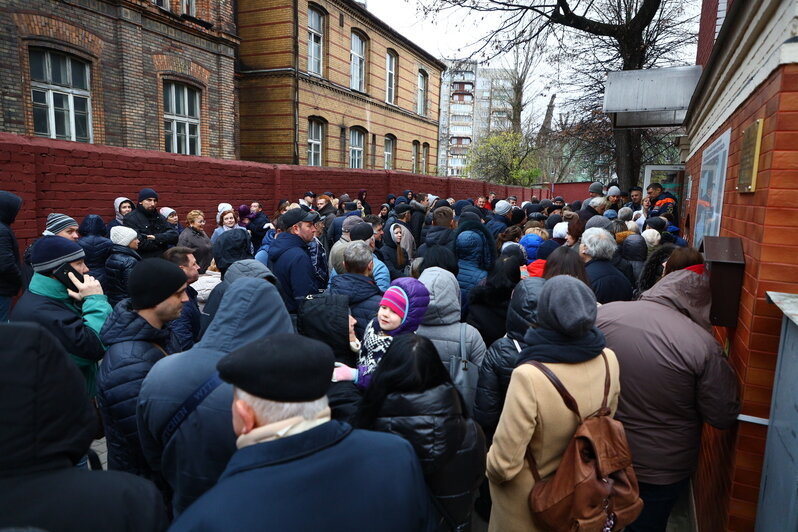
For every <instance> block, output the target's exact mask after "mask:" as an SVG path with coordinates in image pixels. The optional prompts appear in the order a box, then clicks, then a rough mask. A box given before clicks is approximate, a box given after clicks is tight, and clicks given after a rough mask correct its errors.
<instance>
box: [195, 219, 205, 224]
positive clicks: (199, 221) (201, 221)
mask: <svg viewBox="0 0 798 532" xmlns="http://www.w3.org/2000/svg"><path fill="white" fill-rule="evenodd" d="M194 223H198V224H204V223H205V220H194Z"/></svg>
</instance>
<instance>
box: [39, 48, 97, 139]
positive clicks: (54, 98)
mask: <svg viewBox="0 0 798 532" xmlns="http://www.w3.org/2000/svg"><path fill="white" fill-rule="evenodd" d="M30 79H31V89H32V91H31V92H32V99H33V131H34V133H35V134H36V135H38V136H40V137H49V138H51V139H62V140H74V141H77V142H91V93H90V92H89V64H88V63H86V62H84V61H81V60H80V59H77V58H74V57H72V56H69V55H66V54H61V53H58V52H51V51H49V50H40V49H36V48H32V49H31V50H30Z"/></svg>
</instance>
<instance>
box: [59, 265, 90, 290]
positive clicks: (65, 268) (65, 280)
mask: <svg viewBox="0 0 798 532" xmlns="http://www.w3.org/2000/svg"><path fill="white" fill-rule="evenodd" d="M70 273H71V274H72V275H73V276H74V277H75V279H76V280H77V281H78V282H80V283H82V282H83V275H81V274H80V273H78V271H77V270H76V269H75V268H73V267H72V265H71V264H70V263H68V262H67V263H64V264H62V265H61V266H59V267H58V268H56V269H55V271H54V272H53V277H55V278H56V279H58V281H60V282H61V284H62V285H64V286H66V287H67V290H72V291H73V292H77V291H78V287H77V285H76V284H75V281H73V280H72V279H70V278H69V274H70Z"/></svg>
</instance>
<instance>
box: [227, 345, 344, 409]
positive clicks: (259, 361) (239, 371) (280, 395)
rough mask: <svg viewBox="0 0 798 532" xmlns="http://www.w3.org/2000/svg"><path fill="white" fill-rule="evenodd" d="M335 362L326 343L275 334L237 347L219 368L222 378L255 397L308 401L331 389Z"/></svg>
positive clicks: (272, 399)
mask: <svg viewBox="0 0 798 532" xmlns="http://www.w3.org/2000/svg"><path fill="white" fill-rule="evenodd" d="M334 364H335V357H334V356H333V352H332V349H331V348H330V347H329V346H328V345H327V344H325V343H322V342H319V341H318V340H313V339H311V338H306V337H304V336H300V335H298V334H274V335H271V336H267V337H266V338H261V339H260V340H255V341H254V342H252V343H249V344H247V345H245V346H243V347H240V348H238V349H236V350H235V351H233V352H232V353H230V354H229V355H227V356H225V357H224V358H222V359H221V360H220V361H219V363H218V364H217V365H216V369H217V370H218V371H219V376H220V377H221V378H222V380H223V381H225V382H229V383H230V384H232V385H233V386H235V387H236V388H240V389H242V390H244V391H245V392H247V393H250V394H252V395H254V396H255V397H260V398H262V399H267V400H269V401H277V402H280V403H305V402H308V401H315V400H316V399H319V398H321V397H323V396H324V395H325V394H326V393H327V390H329V389H330V385H331V383H332V374H333V368H334Z"/></svg>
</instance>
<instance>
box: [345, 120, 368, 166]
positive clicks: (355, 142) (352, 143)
mask: <svg viewBox="0 0 798 532" xmlns="http://www.w3.org/2000/svg"><path fill="white" fill-rule="evenodd" d="M365 137H366V134H365V133H364V132H363V131H362V130H360V129H354V128H352V129H351V130H349V168H363V144H364V142H365Z"/></svg>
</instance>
